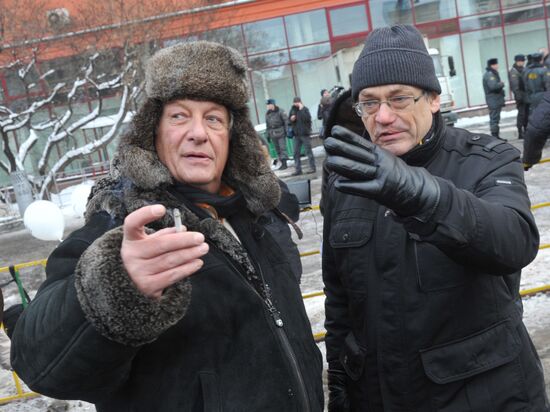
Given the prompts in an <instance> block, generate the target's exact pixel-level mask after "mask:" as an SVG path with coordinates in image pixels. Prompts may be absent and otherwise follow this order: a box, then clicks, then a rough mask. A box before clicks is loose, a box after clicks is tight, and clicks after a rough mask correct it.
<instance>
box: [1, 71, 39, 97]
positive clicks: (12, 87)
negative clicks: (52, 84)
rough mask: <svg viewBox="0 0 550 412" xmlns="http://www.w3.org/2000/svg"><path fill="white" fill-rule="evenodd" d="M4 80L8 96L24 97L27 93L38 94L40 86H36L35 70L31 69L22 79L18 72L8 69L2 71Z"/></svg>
mask: <svg viewBox="0 0 550 412" xmlns="http://www.w3.org/2000/svg"><path fill="white" fill-rule="evenodd" d="M4 78H5V80H6V87H7V89H8V90H7V91H8V95H9V96H12V97H13V96H25V95H26V94H27V92H28V93H38V92H40V86H39V84H38V82H39V80H38V74H37V73H36V69H34V68H33V67H31V69H30V70H29V72H28V73H27V74H26V75H25V78H24V79H22V78H21V77H20V76H19V74H18V70H17V69H15V68H10V69H7V70H5V71H4Z"/></svg>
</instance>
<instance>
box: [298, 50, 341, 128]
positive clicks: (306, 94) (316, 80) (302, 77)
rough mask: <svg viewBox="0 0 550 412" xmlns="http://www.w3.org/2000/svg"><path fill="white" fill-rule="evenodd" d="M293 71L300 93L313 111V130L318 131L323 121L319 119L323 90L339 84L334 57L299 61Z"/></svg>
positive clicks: (305, 103) (306, 104)
mask: <svg viewBox="0 0 550 412" xmlns="http://www.w3.org/2000/svg"><path fill="white" fill-rule="evenodd" d="M293 72H294V83H295V84H296V85H297V86H296V87H297V88H298V91H297V92H298V95H299V96H300V97H301V98H302V102H303V103H304V105H305V106H306V107H307V108H308V109H309V111H310V113H311V120H312V121H313V124H312V130H313V132H318V131H319V129H320V128H321V121H320V120H318V119H317V106H318V105H319V101H320V100H321V90H322V89H329V90H330V89H331V88H332V86H334V85H335V84H337V79H336V72H335V70H334V63H333V62H332V59H323V60H316V61H311V62H305V63H298V64H295V65H294V66H293Z"/></svg>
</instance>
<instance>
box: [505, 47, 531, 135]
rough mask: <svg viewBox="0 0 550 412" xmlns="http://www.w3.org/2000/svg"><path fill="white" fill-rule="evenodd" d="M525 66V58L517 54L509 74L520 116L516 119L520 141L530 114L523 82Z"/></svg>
mask: <svg viewBox="0 0 550 412" xmlns="http://www.w3.org/2000/svg"><path fill="white" fill-rule="evenodd" d="M524 64H525V56H524V55H523V54H517V55H515V56H514V64H513V65H512V67H511V68H510V71H509V72H508V77H509V80H510V89H511V90H512V93H513V94H514V100H515V101H516V108H517V110H518V115H517V117H516V127H517V129H518V139H523V135H524V134H525V128H526V127H527V120H528V114H529V104H527V101H526V100H527V99H526V98H527V96H526V94H525V83H524V80H523V69H524Z"/></svg>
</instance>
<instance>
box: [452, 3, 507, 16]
mask: <svg viewBox="0 0 550 412" xmlns="http://www.w3.org/2000/svg"><path fill="white" fill-rule="evenodd" d="M498 2H499V0H458V1H457V2H456V5H457V6H458V14H459V16H468V15H470V14H478V13H485V12H488V11H493V10H498V8H499V3H498Z"/></svg>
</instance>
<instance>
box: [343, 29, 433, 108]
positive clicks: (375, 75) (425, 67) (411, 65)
mask: <svg viewBox="0 0 550 412" xmlns="http://www.w3.org/2000/svg"><path fill="white" fill-rule="evenodd" d="M385 84H406V85H409V86H415V87H418V88H420V89H422V90H427V91H433V92H436V93H437V94H440V93H441V86H440V85H439V81H438V80H437V76H436V75H435V68H434V64H433V62H432V58H431V57H430V55H429V54H428V50H427V49H426V46H425V45H424V40H423V39H422V35H421V34H420V32H419V31H418V30H417V29H415V28H414V27H413V26H409V25H398V26H393V27H383V28H380V29H375V30H373V31H372V32H371V33H370V34H369V35H368V36H367V39H366V40H365V47H364V48H363V50H362V51H361V54H360V55H359V58H358V59H357V61H356V62H355V64H354V65H353V72H352V74H351V88H352V95H353V99H354V100H357V97H358V96H359V92H361V90H363V89H364V88H366V87H375V86H382V85H385Z"/></svg>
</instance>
